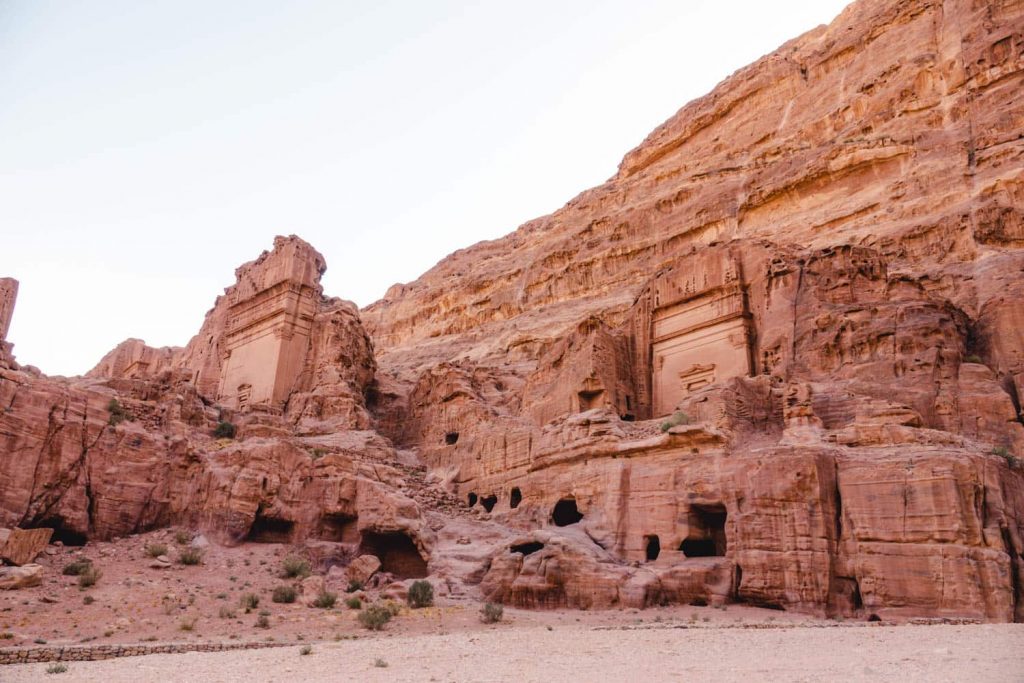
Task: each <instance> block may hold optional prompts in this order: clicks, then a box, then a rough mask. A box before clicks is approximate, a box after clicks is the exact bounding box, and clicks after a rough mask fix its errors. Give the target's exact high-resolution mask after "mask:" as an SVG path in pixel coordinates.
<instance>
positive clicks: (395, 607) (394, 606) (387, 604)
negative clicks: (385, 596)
mask: <svg viewBox="0 0 1024 683" xmlns="http://www.w3.org/2000/svg"><path fill="white" fill-rule="evenodd" d="M381 604H382V605H384V608H385V609H386V610H387V611H388V612H391V616H393V617H397V616H398V615H399V613H400V612H401V611H402V606H401V605H399V604H398V603H397V602H395V601H394V600H385V601H384V602H383V603H381Z"/></svg>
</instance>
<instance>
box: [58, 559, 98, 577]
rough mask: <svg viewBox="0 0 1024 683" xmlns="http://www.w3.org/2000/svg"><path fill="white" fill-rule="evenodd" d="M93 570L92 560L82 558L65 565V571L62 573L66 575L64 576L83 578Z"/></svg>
mask: <svg viewBox="0 0 1024 683" xmlns="http://www.w3.org/2000/svg"><path fill="white" fill-rule="evenodd" d="M91 568H92V560H90V559H88V558H86V557H82V558H79V559H77V560H74V561H72V562H68V563H67V564H66V565H64V569H62V570H61V573H62V574H64V576H81V575H82V574H84V573H85V572H86V571H87V570H89V569H91Z"/></svg>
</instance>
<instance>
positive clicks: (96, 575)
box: [78, 564, 103, 588]
mask: <svg viewBox="0 0 1024 683" xmlns="http://www.w3.org/2000/svg"><path fill="white" fill-rule="evenodd" d="M101 576H103V572H102V571H100V570H99V569H97V568H96V567H94V566H92V565H91V564H90V565H89V567H88V568H87V569H86V570H84V571H83V572H81V573H80V574H79V575H78V587H79V588H91V587H92V586H95V585H96V582H97V581H99V580H100V577H101Z"/></svg>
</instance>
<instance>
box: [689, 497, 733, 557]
mask: <svg viewBox="0 0 1024 683" xmlns="http://www.w3.org/2000/svg"><path fill="white" fill-rule="evenodd" d="M725 518H726V511H725V506H724V505H694V506H692V507H691V508H690V512H689V526H690V532H689V534H688V535H687V537H686V539H685V540H684V541H683V542H682V543H680V544H679V549H680V550H682V551H683V554H684V555H686V557H723V556H724V555H725V551H726V549H727V547H728V544H727V541H726V537H725Z"/></svg>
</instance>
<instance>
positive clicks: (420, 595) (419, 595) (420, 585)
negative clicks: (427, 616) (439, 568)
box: [408, 581, 434, 609]
mask: <svg viewBox="0 0 1024 683" xmlns="http://www.w3.org/2000/svg"><path fill="white" fill-rule="evenodd" d="M408 602H409V607H412V608H413V609H419V608H420V607H430V606H431V605H433V604H434V587H433V586H432V585H431V584H430V582H429V581H413V583H412V585H411V586H409V596H408Z"/></svg>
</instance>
